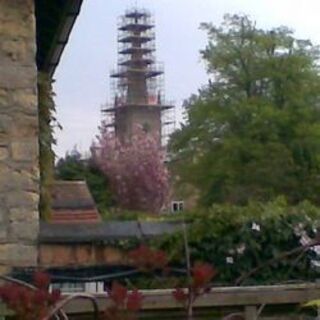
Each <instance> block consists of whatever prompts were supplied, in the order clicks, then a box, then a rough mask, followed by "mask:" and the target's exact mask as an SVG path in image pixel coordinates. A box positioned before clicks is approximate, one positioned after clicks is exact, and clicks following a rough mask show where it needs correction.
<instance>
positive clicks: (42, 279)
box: [0, 272, 60, 320]
mask: <svg viewBox="0 0 320 320" xmlns="http://www.w3.org/2000/svg"><path fill="white" fill-rule="evenodd" d="M33 284H34V286H23V285H22V284H20V283H8V284H5V285H3V286H2V287H0V300H2V301H3V302H4V303H5V304H6V305H7V307H8V308H9V309H10V310H12V311H13V312H14V313H15V315H16V318H17V319H19V320H39V319H43V318H45V316H46V315H47V314H48V312H49V309H50V308H51V307H52V306H53V305H55V304H56V303H57V302H58V301H59V300H60V291H59V290H52V291H51V292H49V284H50V276H49V275H47V274H45V273H42V272H36V273H35V274H34V275H33Z"/></svg>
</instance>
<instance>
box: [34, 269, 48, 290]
mask: <svg viewBox="0 0 320 320" xmlns="http://www.w3.org/2000/svg"><path fill="white" fill-rule="evenodd" d="M50 281H51V279H50V276H49V275H48V274H47V273H44V272H40V271H38V272H35V273H34V275H33V283H34V285H35V286H36V287H37V288H39V289H48V287H49V284H50Z"/></svg>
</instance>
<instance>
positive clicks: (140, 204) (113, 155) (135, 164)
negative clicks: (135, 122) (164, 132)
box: [92, 127, 169, 213]
mask: <svg viewBox="0 0 320 320" xmlns="http://www.w3.org/2000/svg"><path fill="white" fill-rule="evenodd" d="M158 141H159V140H158V139H157V138H156V137H154V136H153V135H151V134H149V133H147V132H145V131H144V130H143V129H141V128H138V127H137V128H136V129H135V132H134V134H133V136H132V138H131V139H130V141H120V140H119V139H118V138H117V137H116V136H115V135H114V134H112V133H110V132H108V131H107V130H104V128H103V127H102V129H101V133H100V136H99V140H98V142H97V144H96V145H95V146H94V147H93V148H92V152H93V158H94V160H95V163H97V165H98V166H99V168H100V170H101V171H102V172H103V173H104V174H105V175H106V177H107V178H108V181H109V182H110V188H111V191H112V192H113V195H114V196H115V199H116V202H117V205H118V206H119V208H121V209H127V210H133V211H144V212H148V213H159V211H160V210H161V208H162V207H163V205H164V204H166V201H167V197H168V193H169V175H168V171H167V169H166V165H165V163H164V160H165V159H164V152H163V150H162V149H161V147H160V146H159V142H158Z"/></svg>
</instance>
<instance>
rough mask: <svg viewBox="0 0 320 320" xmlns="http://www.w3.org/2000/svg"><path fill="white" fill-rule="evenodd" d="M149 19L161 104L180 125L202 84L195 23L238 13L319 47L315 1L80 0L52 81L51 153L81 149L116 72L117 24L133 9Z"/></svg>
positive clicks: (201, 41) (200, 38)
mask: <svg viewBox="0 0 320 320" xmlns="http://www.w3.org/2000/svg"><path fill="white" fill-rule="evenodd" d="M136 3H137V5H138V7H144V8H146V9H149V10H150V11H151V12H152V13H153V14H154V15H155V21H156V37H157V39H156V45H157V52H156V55H157V58H158V60H159V61H160V62H164V64H165V89H166V97H167V99H168V100H173V101H175V102H176V105H177V106H178V108H177V112H176V113H177V117H176V118H177V120H178V121H180V119H181V108H179V106H180V105H181V103H182V101H183V99H185V98H187V97H189V96H190V94H192V93H194V92H196V91H197V89H198V88H199V87H200V86H201V85H202V84H205V83H206V81H207V76H206V73H205V68H204V65H203V63H202V62H201V61H200V55H199V50H200V49H202V48H204V46H205V44H206V34H205V33H204V32H203V31H201V30H199V24H200V23H201V22H213V23H215V24H219V23H220V22H221V20H222V17H223V15H224V14H225V13H246V14H249V15H250V16H251V18H253V19H254V20H256V21H257V24H258V25H259V26H261V27H266V28H268V27H276V26H279V25H287V26H289V27H290V28H293V29H294V30H295V31H296V36H297V37H301V38H308V39H311V40H312V41H313V42H314V43H316V44H320V19H319V18H318V14H319V12H320V1H319V0H304V1H302V0H137V1H136V0H84V4H83V7H82V11H81V14H80V16H79V17H78V20H77V22H76V25H75V27H74V29H73V33H72V35H71V37H70V40H69V42H68V44H67V47H66V49H65V51H64V53H63V56H62V59H61V62H60V65H59V67H58V69H57V71H56V74H55V79H56V83H55V92H56V104H57V116H58V120H59V122H60V123H61V124H62V126H63V128H64V129H63V131H60V132H57V134H56V137H57V139H58V145H57V147H56V148H55V151H56V153H57V155H58V156H63V155H64V154H65V152H66V151H68V150H71V149H72V148H73V146H74V145H77V147H78V149H79V150H80V151H82V152H85V151H86V150H88V147H89V146H90V144H91V141H92V139H93V138H94V136H95V135H96V134H97V127H98V125H99V122H100V120H101V117H100V106H101V104H104V103H105V102H106V101H107V99H108V97H109V72H110V69H112V68H113V67H114V66H115V65H116V59H117V56H116V51H117V43H116V37H117V30H116V29H117V17H118V16H119V15H121V14H122V13H123V12H124V10H125V9H128V8H130V7H132V6H134V5H135V4H136Z"/></svg>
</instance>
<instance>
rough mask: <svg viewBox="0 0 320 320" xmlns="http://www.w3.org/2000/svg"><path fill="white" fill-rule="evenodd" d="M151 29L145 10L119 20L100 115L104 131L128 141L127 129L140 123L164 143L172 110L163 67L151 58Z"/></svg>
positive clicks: (152, 55)
mask: <svg viewBox="0 0 320 320" xmlns="http://www.w3.org/2000/svg"><path fill="white" fill-rule="evenodd" d="M154 27H155V23H154V19H153V16H152V15H151V14H150V12H149V11H147V10H143V9H131V10H127V11H126V12H125V13H124V15H122V16H121V17H120V18H119V20H118V64H117V68H116V69H114V70H112V71H111V73H110V77H111V101H109V103H107V104H106V105H104V106H103V107H102V108H101V111H102V114H103V117H104V118H103V123H104V125H105V127H106V128H108V130H110V131H111V130H114V131H115V134H116V135H118V136H119V137H120V138H121V137H123V136H126V137H125V138H128V135H130V133H132V130H130V128H129V129H128V127H130V126H133V125H135V123H134V122H139V121H140V119H142V120H141V121H147V122H148V121H149V124H150V125H151V131H153V132H154V133H155V134H157V135H158V136H160V137H161V142H162V143H166V141H167V139H168V136H169V134H170V133H171V132H172V130H173V129H174V123H175V120H174V106H173V104H172V103H171V102H168V101H166V100H165V95H164V85H163V83H164V81H163V74H164V67H163V64H161V63H159V62H157V61H156V58H155V50H156V49H155V32H154ZM159 131H160V132H159Z"/></svg>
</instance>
